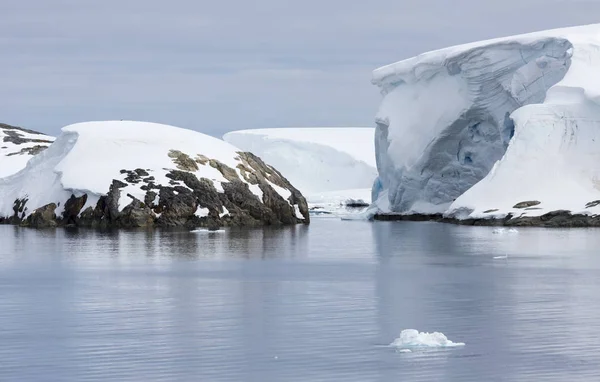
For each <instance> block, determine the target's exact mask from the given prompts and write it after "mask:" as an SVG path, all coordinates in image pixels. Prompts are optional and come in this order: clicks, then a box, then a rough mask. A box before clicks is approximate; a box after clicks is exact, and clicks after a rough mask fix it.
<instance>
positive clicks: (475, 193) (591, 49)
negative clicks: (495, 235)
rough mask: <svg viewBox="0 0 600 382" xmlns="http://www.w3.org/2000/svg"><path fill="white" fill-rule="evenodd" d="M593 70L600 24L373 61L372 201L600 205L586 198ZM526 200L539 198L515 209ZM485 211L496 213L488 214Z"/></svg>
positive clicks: (595, 143)
mask: <svg viewBox="0 0 600 382" xmlns="http://www.w3.org/2000/svg"><path fill="white" fill-rule="evenodd" d="M599 69H600V25H588V26H581V27H573V28H563V29H556V30H550V31H544V32H537V33H532V34H526V35H521V36H514V37H507V38H501V39H495V40H489V41H482V42H477V43H473V44H467V45H461V46H456V47H451V48H447V49H442V50H438V51H434V52H429V53H425V54H422V55H420V56H417V57H414V58H411V59H408V60H404V61H401V62H398V63H395V64H392V65H388V66H385V67H383V68H380V69H377V70H376V71H375V72H374V75H373V82H374V83H375V84H376V85H378V86H379V87H380V88H381V91H382V94H383V96H384V98H383V101H382V104H381V107H380V110H379V112H378V115H377V118H376V121H377V125H378V126H377V129H376V134H375V135H376V138H375V144H376V157H377V165H378V170H379V178H378V181H377V182H375V185H374V187H373V194H374V200H377V203H376V204H377V205H378V208H379V211H381V212H400V213H411V212H423V213H431V212H446V213H447V214H448V215H451V216H455V217H458V218H480V217H501V216H506V215H507V214H508V213H512V214H513V215H516V216H521V215H525V216H535V215H540V214H543V213H546V212H549V211H552V210H558V209H565V210H570V211H572V212H574V213H589V214H596V213H600V206H599V207H593V208H585V205H586V203H588V202H591V201H594V200H598V199H600V75H598V70H599ZM509 142H510V143H509ZM383 198H385V199H387V200H382V199H383ZM528 200H537V201H540V202H541V204H540V205H539V206H535V207H536V208H534V209H528V210H523V209H514V208H513V206H514V205H515V204H516V203H519V202H522V201H528ZM386 208H387V209H386ZM491 209H497V210H498V211H496V212H493V213H490V212H488V213H484V211H487V210H491Z"/></svg>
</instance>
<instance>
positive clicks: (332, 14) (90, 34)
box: [0, 0, 600, 136]
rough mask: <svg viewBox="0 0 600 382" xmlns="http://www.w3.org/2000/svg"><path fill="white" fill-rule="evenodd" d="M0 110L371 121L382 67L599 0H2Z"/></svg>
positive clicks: (215, 124)
mask: <svg viewBox="0 0 600 382" xmlns="http://www.w3.org/2000/svg"><path fill="white" fill-rule="evenodd" d="M0 9H1V12H0V52H1V55H0V57H1V59H0V122H4V123H9V124H13V125H18V126H21V127H26V128H30V129H35V130H39V131H42V132H45V133H48V134H52V135H56V134H58V133H59V131H60V128H61V127H63V126H65V125H68V124H71V123H76V122H83V121H90V120H115V119H129V120H141V121H151V122H159V123H166V124H171V125H175V126H180V127H185V128H190V129H194V130H197V131H201V132H204V133H207V134H211V135H215V136H221V135H222V134H223V133H225V132H227V131H232V130H240V129H250V128H268V127H291V126H373V117H374V115H375V113H376V112H377V107H378V103H379V101H380V94H379V91H378V89H377V87H375V86H373V85H372V84H371V72H372V70H373V69H375V68H377V67H379V66H382V65H386V64H389V63H392V62H395V61H399V60H401V59H404V58H408V57H411V56H414V55H416V54H419V53H422V52H424V51H428V50H432V49H437V48H442V47H445V46H449V45H455V44H459V43H466V42H471V41H476V40H481V39H487V38H493V37H501V36H505V35H512V34H518V33H525V32H533V31H536V30H542V29H550V28H557V27H563V26H572V25H580V24H589V23H593V22H599V21H600V19H599V18H598V15H600V0H587V1H586V0H502V1H500V0H452V1H451V0H413V1H406V0H373V1H368V2H367V1H358V0H355V1H348V0H303V1H297V0H296V1H289V0H257V1H244V0H236V1H230V0H211V1H206V0H170V1H164V0H119V1H117V0H103V1H96V0H36V1H32V0H19V1H14V0H0Z"/></svg>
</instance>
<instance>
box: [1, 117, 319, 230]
mask: <svg viewBox="0 0 600 382" xmlns="http://www.w3.org/2000/svg"><path fill="white" fill-rule="evenodd" d="M286 182H287V181H285V180H284V179H283V178H282V177H281V174H279V172H277V171H276V170H275V169H273V168H272V167H270V166H267V165H265V164H264V163H262V162H261V161H260V160H258V159H256V158H254V157H253V156H252V155H247V154H246V153H241V152H239V150H238V149H237V148H236V147H234V146H232V145H230V144H228V143H226V142H224V141H221V140H219V139H216V138H213V137H210V136H207V135H204V134H201V133H198V132H195V131H191V130H185V129H180V128H177V127H173V126H166V125H159V124H155V123H145V122H131V121H121V122H119V121H108V122H88V123H80V124H75V125H70V126H67V127H64V128H63V129H62V134H61V135H60V136H59V137H58V138H57V139H56V141H55V142H54V143H53V144H52V145H51V146H50V147H49V148H48V149H46V150H45V151H43V152H42V153H41V154H39V155H37V156H35V157H33V158H32V159H31V160H30V161H29V162H28V163H27V166H26V167H25V168H24V169H23V170H22V171H20V172H18V173H17V174H14V175H12V176H10V177H7V178H4V179H0V217H4V218H8V217H10V216H11V215H14V217H15V218H19V219H24V218H26V217H28V216H29V215H31V214H32V213H33V212H34V211H35V210H37V209H38V208H41V207H43V206H47V205H51V204H54V205H55V206H56V209H55V210H53V211H50V212H54V213H55V214H56V215H58V216H60V215H62V214H63V212H65V208H66V205H67V203H66V201H67V200H69V199H71V198H83V197H84V196H85V198H83V199H81V200H82V202H81V204H83V205H80V206H78V208H77V213H79V212H81V213H82V214H83V213H84V212H86V210H87V211H89V215H90V216H91V217H96V218H100V219H101V220H106V219H111V218H115V219H116V218H117V217H118V215H119V214H120V213H121V212H122V211H124V209H125V208H126V207H127V206H128V205H129V203H130V202H131V201H132V200H133V201H138V203H137V204H136V206H137V207H136V208H138V209H139V210H140V211H137V212H136V211H133V212H132V211H130V212H131V214H133V215H135V216H134V217H135V218H137V217H138V215H140V214H142V213H143V214H146V215H147V216H146V215H144V216H145V219H147V220H154V219H155V218H157V219H158V220H159V222H160V220H161V219H163V220H165V219H166V217H167V215H170V220H169V221H168V222H167V221H165V225H175V223H173V222H178V221H182V222H183V223H186V222H188V221H189V219H191V218H192V215H193V216H196V217H197V218H198V219H200V220H202V219H205V218H208V217H209V216H212V217H213V218H214V219H215V220H216V221H217V223H219V225H220V223H223V219H226V218H232V219H233V222H232V223H236V222H237V223H240V224H242V225H243V222H248V221H251V222H258V221H264V222H265V223H275V222H284V223H294V222H301V221H304V220H305V219H306V221H308V211H307V207H306V202H305V201H304V198H303V197H302V196H301V195H300V194H299V192H298V191H297V190H296V189H295V188H293V187H292V186H291V185H290V184H289V183H286ZM121 194H122V195H123V196H120V195H121ZM107 195H108V196H111V198H110V200H104V201H101V200H100V199H102V198H103V197H104V198H106V197H107ZM125 195H127V197H126V196H125ZM141 202H144V203H141ZM88 208H89V210H88ZM94 208H95V210H94V211H91V210H92V209H94ZM149 208H153V209H154V211H150V210H149ZM190 209H191V210H190ZM288 212H291V214H292V215H293V216H291V217H289V216H286V217H285V218H283V215H281V214H280V213H284V215H285V214H288ZM179 218H180V219H179ZM245 218H247V219H245ZM177 219H179V220H177ZM198 219H197V220H198ZM236 219H237V220H236ZM283 220H286V221H283ZM172 223H173V224H172Z"/></svg>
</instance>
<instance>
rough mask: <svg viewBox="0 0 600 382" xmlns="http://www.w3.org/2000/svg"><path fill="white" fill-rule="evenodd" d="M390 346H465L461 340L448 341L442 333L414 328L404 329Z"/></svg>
mask: <svg viewBox="0 0 600 382" xmlns="http://www.w3.org/2000/svg"><path fill="white" fill-rule="evenodd" d="M390 346H391V347H395V348H397V349H411V348H450V347H458V346H465V344H464V343H463V342H452V341H450V340H449V339H448V338H447V337H446V336H445V335H444V333H439V332H433V333H426V332H419V331H418V330H415V329H405V330H403V331H402V332H401V333H400V337H398V338H396V339H395V340H394V342H392V343H391V344H390Z"/></svg>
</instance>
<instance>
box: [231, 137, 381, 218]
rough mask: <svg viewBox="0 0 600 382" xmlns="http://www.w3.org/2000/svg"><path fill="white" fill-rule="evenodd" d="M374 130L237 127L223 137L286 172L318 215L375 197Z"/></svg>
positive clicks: (340, 213) (349, 210)
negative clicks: (252, 128)
mask: <svg viewBox="0 0 600 382" xmlns="http://www.w3.org/2000/svg"><path fill="white" fill-rule="evenodd" d="M374 134H375V129H374V128H362V127H299V128H274V129H257V130H241V131H233V132H230V133H227V134H225V135H224V137H223V139H224V140H225V141H227V142H229V143H231V144H233V145H235V146H237V147H239V148H241V149H243V150H246V151H250V152H252V153H254V154H256V155H258V156H259V157H261V158H262V159H263V160H265V161H266V162H267V163H269V164H271V165H273V166H275V167H276V168H277V169H279V170H280V171H281V172H282V173H283V174H285V176H286V177H287V178H288V179H289V181H290V182H291V183H292V184H294V186H296V187H298V189H299V190H300V191H302V193H303V194H304V195H305V196H306V199H307V201H308V203H309V206H310V208H311V213H313V214H314V215H315V216H322V217H323V216H327V217H344V216H346V215H349V214H351V215H354V214H356V213H357V212H360V210H361V207H362V206H363V205H368V203H370V202H371V187H372V185H373V181H374V180H375V179H376V178H377V169H376V162H375V147H374V145H373V137H374Z"/></svg>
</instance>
